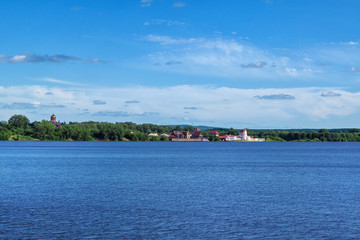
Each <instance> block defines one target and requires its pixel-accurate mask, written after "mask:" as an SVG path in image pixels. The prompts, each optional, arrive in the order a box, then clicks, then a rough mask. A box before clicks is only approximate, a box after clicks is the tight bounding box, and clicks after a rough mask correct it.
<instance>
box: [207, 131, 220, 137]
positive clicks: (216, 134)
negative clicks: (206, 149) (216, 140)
mask: <svg viewBox="0 0 360 240" xmlns="http://www.w3.org/2000/svg"><path fill="white" fill-rule="evenodd" d="M209 134H210V135H213V136H214V137H218V136H219V132H218V131H215V130H212V131H211V132H209Z"/></svg>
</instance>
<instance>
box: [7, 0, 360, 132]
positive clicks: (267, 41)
mask: <svg viewBox="0 0 360 240" xmlns="http://www.w3.org/2000/svg"><path fill="white" fill-rule="evenodd" d="M359 11H360V1H357V0H342V1H339V0H336V1H335V0H326V1H325V0H318V1H313V0H291V1H290V0H246V1H245V0H227V1H220V0H212V1H205V0H196V1H195V0H179V1H178V0H124V1H120V0H106V1H101V0H92V1H88V0H83V1H80V0H71V1H70V0H62V1H47V0H46V1H45V0H34V1H27V0H12V1H7V0H0V120H5V121H6V120H8V119H9V118H10V116H12V115H14V114H22V115H25V116H27V117H28V118H29V119H30V121H41V120H43V119H45V120H49V119H50V116H51V114H53V113H54V114H55V115H56V116H57V119H58V120H60V121H65V122H83V121H101V122H127V121H131V122H135V123H154V124H166V125H177V124H189V125H206V126H213V127H233V128H245V127H247V128H252V129H264V128H277V129H278V128H280V129H290V128H297V129H298V128H359V127H360V126H359V122H360V24H359V23H360V17H359V14H358V13H359Z"/></svg>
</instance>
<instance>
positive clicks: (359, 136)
mask: <svg viewBox="0 0 360 240" xmlns="http://www.w3.org/2000/svg"><path fill="white" fill-rule="evenodd" d="M0 140H1V141H9V140H10V141H11V140H15V141H16V140H17V141H37V140H38V141H172V142H206V141H210V142H213V141H219V142H220V141H222V142H265V141H266V142H268V141H304V142H306V141H311V142H358V141H360V129H357V128H350V129H349V128H344V129H293V130H288V129H277V130H275V129H248V128H244V129H241V130H240V129H234V128H212V127H202V128H200V127H193V126H190V125H183V126H179V125H178V126H174V125H156V124H151V123H143V124H136V123H133V122H116V123H108V122H94V121H88V122H80V123H78V122H69V123H65V122H61V121H60V120H58V119H57V117H56V115H55V114H52V115H51V116H50V117H49V119H48V120H42V121H34V122H30V121H29V119H28V118H27V117H26V116H24V115H18V114H17V115H13V116H11V117H10V118H9V120H8V121H0Z"/></svg>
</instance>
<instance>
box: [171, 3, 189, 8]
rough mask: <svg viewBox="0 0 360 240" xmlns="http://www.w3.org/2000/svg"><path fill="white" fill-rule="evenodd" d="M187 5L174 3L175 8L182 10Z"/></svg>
mask: <svg viewBox="0 0 360 240" xmlns="http://www.w3.org/2000/svg"><path fill="white" fill-rule="evenodd" d="M185 6H186V4H185V3H183V2H174V4H173V7H177V8H182V7H185Z"/></svg>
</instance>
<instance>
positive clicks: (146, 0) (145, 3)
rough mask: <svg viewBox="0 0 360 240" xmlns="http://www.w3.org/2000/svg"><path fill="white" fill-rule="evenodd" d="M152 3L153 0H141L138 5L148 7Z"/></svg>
mask: <svg viewBox="0 0 360 240" xmlns="http://www.w3.org/2000/svg"><path fill="white" fill-rule="evenodd" d="M152 3H153V0H141V1H140V6H141V7H150V6H151V4H152Z"/></svg>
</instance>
